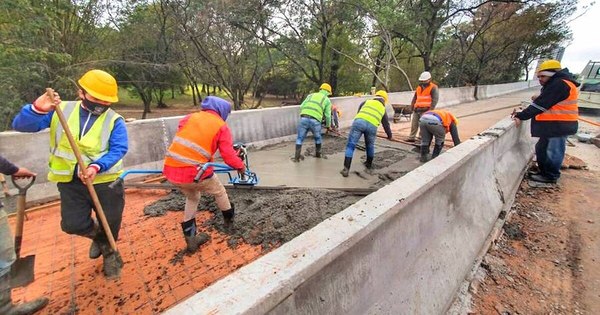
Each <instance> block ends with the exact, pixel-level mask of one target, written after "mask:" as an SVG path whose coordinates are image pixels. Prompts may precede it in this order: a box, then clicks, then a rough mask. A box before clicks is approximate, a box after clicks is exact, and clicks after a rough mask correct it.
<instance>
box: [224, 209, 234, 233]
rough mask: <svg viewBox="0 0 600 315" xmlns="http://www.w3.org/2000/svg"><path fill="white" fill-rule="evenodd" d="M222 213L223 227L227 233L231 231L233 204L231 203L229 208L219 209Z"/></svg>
mask: <svg viewBox="0 0 600 315" xmlns="http://www.w3.org/2000/svg"><path fill="white" fill-rule="evenodd" d="M221 213H222V214H223V227H224V228H225V231H226V232H227V233H231V232H233V217H234V216H235V206H234V205H233V203H232V204H231V209H229V210H224V211H221Z"/></svg>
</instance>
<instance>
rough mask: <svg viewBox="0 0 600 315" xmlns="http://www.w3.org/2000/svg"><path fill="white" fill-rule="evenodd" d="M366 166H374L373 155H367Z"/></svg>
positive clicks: (370, 167)
mask: <svg viewBox="0 0 600 315" xmlns="http://www.w3.org/2000/svg"><path fill="white" fill-rule="evenodd" d="M365 167H366V168H368V169H372V168H373V157H372V156H367V160H366V161H365Z"/></svg>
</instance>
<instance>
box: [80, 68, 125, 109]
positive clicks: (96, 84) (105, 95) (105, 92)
mask: <svg viewBox="0 0 600 315" xmlns="http://www.w3.org/2000/svg"><path fill="white" fill-rule="evenodd" d="M77 83H79V86H80V87H81V88H82V89H84V90H85V91H86V92H87V93H88V94H90V95H91V96H93V97H95V98H97V99H99V100H101V101H105V102H111V103H116V102H118V101H119V97H118V96H117V80H115V78H114V77H113V76H112V75H110V74H109V73H108V72H105V71H102V70H97V69H94V70H90V71H88V72H86V73H85V74H84V75H83V76H82V77H81V78H80V79H79V80H78V81H77Z"/></svg>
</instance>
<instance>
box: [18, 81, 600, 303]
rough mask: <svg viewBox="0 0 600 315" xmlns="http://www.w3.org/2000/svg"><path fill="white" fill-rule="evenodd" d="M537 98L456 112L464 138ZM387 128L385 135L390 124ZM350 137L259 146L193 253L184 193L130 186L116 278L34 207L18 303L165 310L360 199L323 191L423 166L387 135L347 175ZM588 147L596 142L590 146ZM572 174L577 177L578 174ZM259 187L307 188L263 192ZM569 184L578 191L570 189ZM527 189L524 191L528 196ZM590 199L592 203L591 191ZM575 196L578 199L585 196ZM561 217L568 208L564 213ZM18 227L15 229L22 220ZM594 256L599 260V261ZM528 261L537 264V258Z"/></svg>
mask: <svg viewBox="0 0 600 315" xmlns="http://www.w3.org/2000/svg"><path fill="white" fill-rule="evenodd" d="M531 94H532V91H526V92H520V93H515V94H512V95H508V96H503V97H498V98H494V99H489V100H485V101H478V102H473V103H468V104H462V105H458V106H454V107H452V108H450V110H451V111H452V112H453V113H455V114H456V115H457V116H458V117H459V120H460V124H459V132H460V134H461V138H462V140H463V141H464V140H466V139H468V138H469V137H471V136H473V135H476V134H477V133H479V132H481V131H483V130H485V129H487V128H489V127H490V126H492V125H493V124H495V123H496V122H497V121H499V120H500V119H502V118H505V117H507V116H508V115H509V114H510V112H512V109H513V108H515V107H517V106H518V104H519V103H520V101H522V100H526V99H528V98H529V95H531ZM345 114H347V115H352V113H345ZM392 129H393V133H394V140H399V141H402V140H404V139H405V138H406V137H407V135H408V131H409V129H410V122H408V121H407V120H406V119H404V118H403V119H402V121H401V122H400V123H397V124H393V125H392ZM380 133H381V134H382V135H383V131H382V130H380ZM343 134H344V131H342V136H327V137H326V138H325V142H324V144H323V148H324V153H325V156H326V158H323V159H317V158H314V145H313V142H312V139H310V138H309V139H307V140H306V141H305V146H304V148H303V155H304V156H305V158H304V160H303V161H302V162H300V163H294V162H292V161H291V160H290V158H291V157H292V154H293V143H292V142H286V143H281V144H277V145H273V146H269V147H266V148H262V149H260V150H251V152H250V155H249V156H250V168H251V169H252V170H253V171H255V172H256V173H257V174H258V175H259V178H260V183H259V186H257V187H256V189H254V190H240V189H235V190H231V189H230V190H229V193H230V198H231V199H232V202H234V203H235V205H236V223H235V229H234V230H233V231H231V230H226V229H224V227H223V224H222V219H221V216H220V214H219V213H218V212H217V211H215V210H216V208H215V207H214V205H213V204H212V201H211V200H210V199H203V201H202V202H201V204H200V206H199V211H198V214H197V221H198V225H199V229H200V230H201V231H202V232H205V233H207V234H209V236H210V241H209V242H208V243H206V244H204V245H203V246H202V247H201V249H200V250H199V252H198V253H196V254H193V255H189V254H186V253H185V252H184V251H182V249H183V248H184V245H185V243H184V240H183V237H182V235H181V228H180V222H181V219H182V213H181V212H178V210H181V209H182V208H183V203H184V199H183V197H182V196H181V195H180V194H178V193H177V192H170V191H168V190H148V189H127V191H126V205H125V213H124V218H123V224H122V231H121V235H120V239H119V241H118V246H119V251H120V253H121V255H122V257H123V260H124V263H125V266H124V268H123V271H122V276H121V277H120V279H118V280H106V279H105V278H104V277H103V276H102V271H101V270H102V269H101V266H102V263H101V259H99V260H90V259H89V258H88V257H87V256H88V255H87V252H88V248H89V244H90V242H89V240H87V239H84V238H81V237H76V236H70V235H67V234H65V233H64V232H62V231H61V230H60V212H59V205H58V204H56V203H55V204H49V205H48V206H47V207H42V208H38V210H36V211H32V212H29V213H28V217H27V220H26V222H25V231H24V241H23V250H22V255H23V256H26V255H36V265H35V277H36V280H35V282H34V283H32V284H30V285H29V286H27V287H24V288H19V289H15V290H13V299H14V300H15V301H16V302H19V301H27V300H31V299H33V298H36V297H38V296H40V295H46V296H48V297H49V298H50V304H49V305H48V306H47V307H46V308H45V309H44V310H43V311H42V314H75V313H77V314H114V313H119V314H134V313H135V314H156V313H160V312H162V311H164V310H165V309H167V308H169V307H171V306H173V305H175V304H177V303H178V302H181V301H182V300H184V299H186V298H187V297H189V296H191V295H193V294H194V293H196V292H198V291H200V290H202V289H203V288H205V287H207V286H209V285H211V284H212V283H214V282H215V281H218V280H219V279H221V278H223V277H225V276H226V275H228V274H229V273H231V272H233V271H235V270H236V269H238V268H240V267H242V266H244V265H246V264H248V263H250V262H252V261H253V260H255V259H257V258H258V257H260V256H261V255H264V254H265V253H268V252H269V251H271V250H273V249H274V248H276V247H277V246H280V245H281V244H282V243H284V242H286V241H288V240H290V239H292V238H294V237H295V236H297V235H299V234H300V233H302V232H303V231H306V230H307V229H310V228H311V227H313V226H315V225H316V224H318V223H319V222H321V221H322V220H324V219H325V218H327V217H329V216H331V215H333V214H335V213H337V212H339V211H341V210H343V209H345V208H346V207H347V206H349V205H350V204H352V203H354V202H356V201H357V200H359V199H360V198H361V196H360V195H357V194H353V193H352V192H343V191H334V190H327V189H324V188H350V189H352V188H371V189H377V188H378V187H381V186H382V185H385V184H386V183H388V182H390V181H393V180H395V179H396V178H398V177H400V176H403V175H404V174H406V173H407V172H409V171H410V170H412V169H414V168H416V167H418V166H420V165H421V163H420V162H419V161H418V153H417V152H416V151H415V147H414V146H413V145H411V144H406V143H401V142H398V141H387V140H385V139H382V138H379V139H377V147H376V152H377V153H376V159H375V162H374V164H375V170H374V171H373V172H367V171H366V170H365V169H364V167H363V166H362V163H361V162H362V161H364V151H360V150H357V151H356V152H355V155H354V161H353V165H352V172H351V176H349V177H348V178H344V177H342V176H341V175H340V174H339V171H340V170H341V168H342V164H343V151H344V148H345V145H346V139H345V137H344V136H343ZM448 140H449V139H448ZM447 143H450V142H447ZM576 145H577V146H578V147H580V146H585V149H586V150H589V152H586V153H585V154H586V155H588V154H591V155H594V156H595V157H596V161H600V159H598V152H600V149H597V148H595V147H594V146H593V145H588V144H585V145H584V144H578V143H576ZM590 146H591V147H593V148H588V147H590ZM570 149H571V148H570ZM574 154H575V153H574ZM582 154H583V153H582ZM582 158H583V157H582ZM572 172H573V173H572ZM575 172H585V174H586V176H588V177H581V176H579V175H578V174H580V173H575ZM571 173H572V174H574V175H573V176H572V178H571V176H570V174H571ZM599 174H600V171H575V170H573V171H571V170H569V171H567V172H566V173H565V176H564V180H561V183H560V184H559V187H560V188H559V189H555V193H554V194H555V195H556V196H563V195H564V194H565V193H567V192H569V193H570V191H567V190H566V189H565V187H566V186H567V183H569V182H570V181H576V182H579V183H580V187H584V186H585V187H587V184H588V183H589V182H590V181H592V179H594V180H595V182H596V184H597V183H598V176H599ZM260 186H270V187H274V186H281V187H284V186H288V187H300V188H290V189H281V190H260V189H259V188H260ZM571 186H573V187H576V185H570V184H569V185H568V187H571ZM582 189H583V188H582ZM590 189H592V188H591V187H590ZM596 190H597V187H596ZM590 191H591V190H590ZM582 193H584V192H582ZM519 194H520V195H519V196H521V195H522V194H523V192H520V193H519ZM525 195H527V192H525ZM589 197H590V199H589V200H590V202H593V199H592V198H591V195H590V196H589ZM519 198H520V197H519ZM574 201H577V202H579V199H574ZM593 206H595V207H596V208H595V209H596V215H598V206H597V203H596V204H593V203H592V206H589V205H588V206H587V209H586V211H589V209H592V208H593ZM554 213H556V214H558V213H561V214H562V212H559V211H555V212H554ZM514 217H515V218H517V217H518V216H514ZM564 220H566V219H564ZM589 220H592V221H594V222H595V223H593V224H592V223H587V224H588V225H585V226H587V227H589V228H592V229H593V228H594V227H595V228H596V229H595V233H596V234H595V235H596V237H595V238H594V240H595V241H596V243H595V247H594V245H590V246H592V247H591V248H590V249H587V248H586V247H585V246H581V247H579V253H582V254H583V253H585V252H586V251H587V253H588V255H591V254H592V249H595V250H596V253H595V254H596V255H598V250H597V249H598V242H597V239H598V238H597V235H598V228H597V226H598V224H599V222H600V220H598V219H597V218H596V219H594V218H592V219H589ZM565 222H568V221H565ZM10 223H11V224H13V225H14V218H11V220H10ZM584 232H585V233H584ZM581 235H582V237H581V239H587V238H588V237H589V238H590V239H591V237H592V235H594V234H592V233H587V232H586V231H583V230H581ZM563 246H564V245H563ZM565 255H566V254H565ZM531 258H533V256H532V257H531ZM528 259H529V258H528ZM595 259H596V261H597V257H596V258H595ZM529 261H530V262H529V263H535V262H534V261H533V260H532V259H529ZM594 266H595V267H594ZM594 268H596V269H594ZM540 269H543V268H540ZM583 270H584V271H588V272H592V271H594V270H595V271H594V272H595V276H596V278H595V279H596V281H598V280H597V279H600V277H599V273H600V270H599V268H598V266H597V263H596V264H595V265H593V264H592V265H591V266H590V267H589V268H588V267H586V266H585V265H584V269H583ZM565 276H567V275H565ZM574 276H575V273H574V275H573V277H574ZM542 279H543V278H542ZM554 280H556V279H555V278H552V279H547V281H554ZM597 289H598V287H596V290H597ZM584 291H585V290H581V291H577V292H584ZM597 291H598V290H597ZM552 292H553V291H550V292H549V293H550V294H552ZM239 294H243V293H239ZM581 294H583V293H581ZM496 295H497V296H498V298H499V297H500V296H501V295H500V293H498V294H496ZM596 298H598V297H597V293H596ZM513 300H514V299H513ZM490 301H491V302H490ZM482 303H483V304H481V305H482V306H481V307H479V306H478V305H479V304H475V306H474V308H473V309H474V310H476V311H478V312H482V313H486V312H487V311H488V310H493V311H495V307H496V305H497V304H500V305H504V304H502V302H499V303H497V302H496V300H494V299H488V300H484V301H482ZM486 303H487V304H486ZM490 303H492V306H491V308H490V307H489V304H490ZM505 304H506V305H507V306H509V304H507V303H505ZM485 305H487V306H485ZM478 307H479V308H478ZM486 307H487V308H486ZM582 309H583V308H582ZM524 313H527V312H524ZM590 314H591V313H590Z"/></svg>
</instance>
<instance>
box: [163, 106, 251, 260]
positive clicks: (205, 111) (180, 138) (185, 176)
mask: <svg viewBox="0 0 600 315" xmlns="http://www.w3.org/2000/svg"><path fill="white" fill-rule="evenodd" d="M230 112H231V104H230V103H229V102H228V101H226V100H224V99H222V98H219V97H216V96H208V97H206V98H205V99H204V100H203V101H202V105H201V111H199V112H196V113H193V114H190V115H187V116H185V117H184V118H183V119H182V120H181V121H180V122H179V128H178V130H177V133H176V134H175V137H174V138H173V143H171V146H170V147H169V150H168V152H167V155H166V157H165V162H164V167H163V174H164V175H165V177H166V178H167V179H168V180H169V182H171V183H173V184H174V185H176V186H177V187H179V188H180V189H181V192H183V194H184V195H185V197H186V201H185V210H184V213H183V222H182V223H181V228H182V230H183V236H184V238H185V242H186V245H187V251H188V252H190V253H194V252H196V250H198V248H199V247H200V245H202V244H204V243H206V242H207V241H208V239H209V238H208V235H207V234H206V233H197V228H196V211H197V208H198V203H199V202H200V194H201V193H206V194H209V195H212V196H214V197H215V202H216V204H217V207H218V208H219V210H221V213H222V214H223V219H224V222H225V229H226V230H231V228H232V225H233V217H234V214H235V213H234V210H235V209H234V205H233V204H232V203H230V202H229V197H228V196H227V191H225V187H223V184H221V182H220V181H219V179H218V178H217V176H214V171H213V168H212V167H210V168H208V169H207V170H206V171H205V172H204V174H203V175H202V177H201V178H200V181H199V182H197V183H196V182H194V178H195V177H196V175H197V174H198V171H199V168H200V167H201V166H202V165H203V164H204V163H207V162H212V161H213V158H214V155H215V152H217V150H219V152H220V154H221V157H222V158H223V161H224V162H225V163H226V164H227V165H229V166H231V167H232V168H234V169H236V170H238V171H239V172H240V173H243V172H244V171H245V170H246V166H245V165H244V162H243V161H242V160H241V159H240V158H239V157H238V155H237V153H236V152H235V150H234V149H233V138H232V136H231V131H230V130H229V127H228V126H227V124H226V123H225V120H227V116H228V115H229V113H230Z"/></svg>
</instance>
